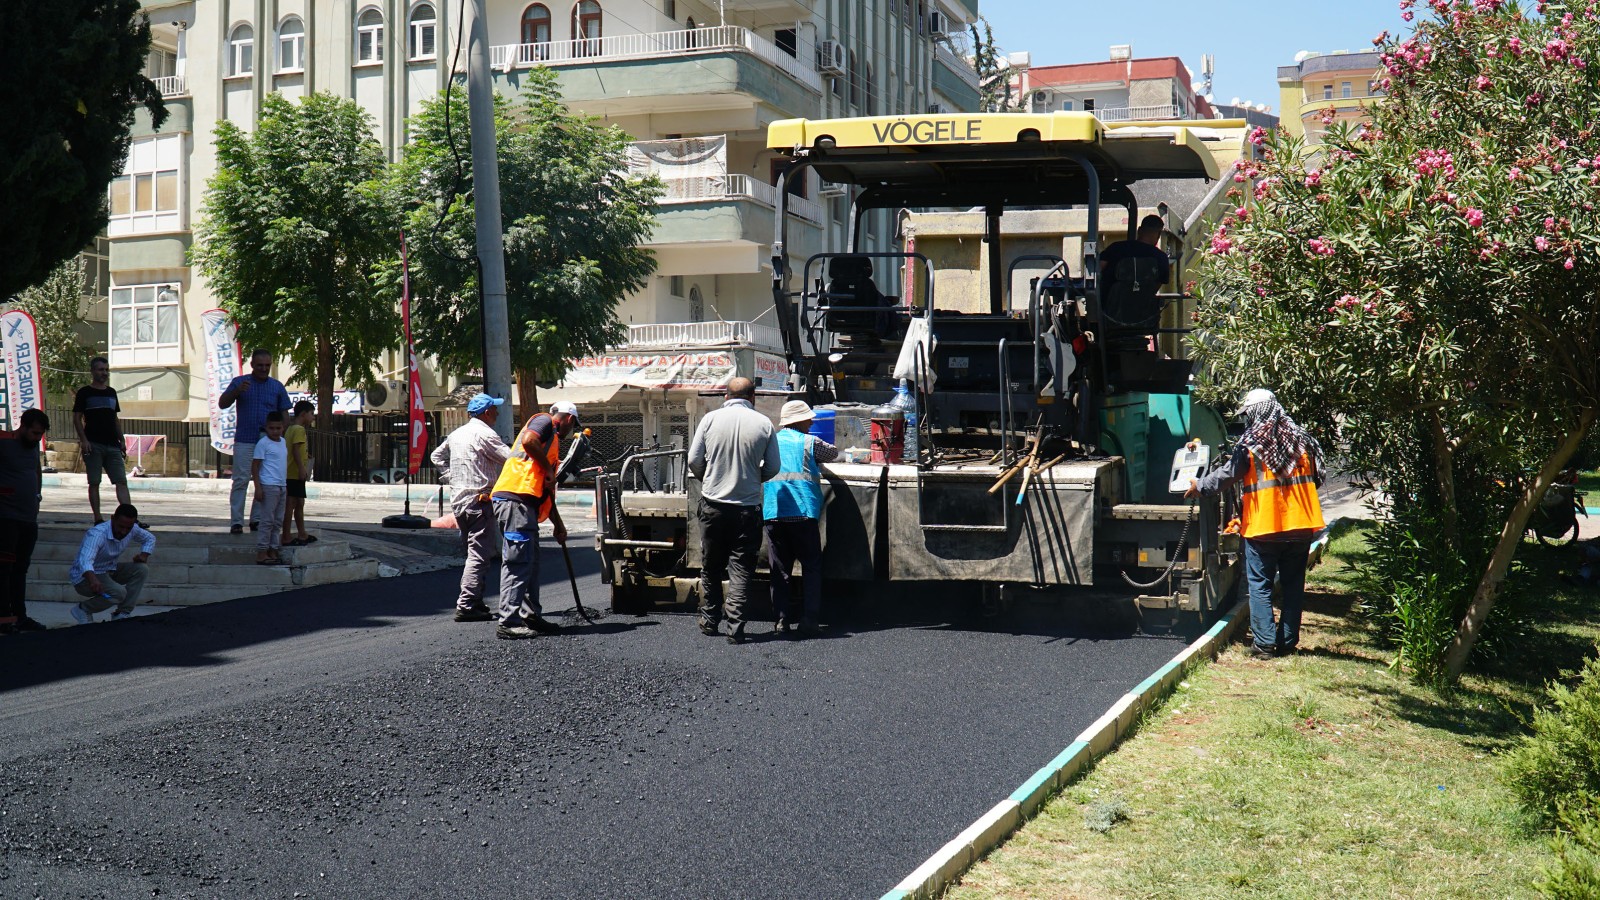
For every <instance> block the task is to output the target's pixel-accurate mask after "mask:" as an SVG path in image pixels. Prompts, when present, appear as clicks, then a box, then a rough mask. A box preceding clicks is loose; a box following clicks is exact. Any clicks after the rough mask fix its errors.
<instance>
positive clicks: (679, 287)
mask: <svg viewBox="0 0 1600 900" xmlns="http://www.w3.org/2000/svg"><path fill="white" fill-rule="evenodd" d="M667 293H669V294H671V295H672V296H674V297H682V296H683V276H682V275H669V276H667Z"/></svg>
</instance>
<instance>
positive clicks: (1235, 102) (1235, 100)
mask: <svg viewBox="0 0 1600 900" xmlns="http://www.w3.org/2000/svg"><path fill="white" fill-rule="evenodd" d="M1228 105H1229V106H1238V105H1239V98H1238V97H1235V98H1233V99H1232V100H1229V101H1228Z"/></svg>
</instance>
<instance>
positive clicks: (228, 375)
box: [200, 309, 244, 456]
mask: <svg viewBox="0 0 1600 900" xmlns="http://www.w3.org/2000/svg"><path fill="white" fill-rule="evenodd" d="M200 324H201V330H202V334H204V335H205V341H206V405H208V406H209V407H210V408H211V446H213V447H215V448H216V449H217V452H219V453H227V454H229V455H230V456H231V455H232V454H233V432H234V428H235V426H236V425H237V423H238V418H239V406H238V404H234V405H233V406H230V407H228V408H227V409H219V408H217V400H218V398H220V397H221V396H222V392H223V391H225V390H227V389H228V385H230V384H232V383H233V380H234V379H235V378H237V377H239V376H240V375H243V374H244V364H243V361H242V360H240V359H239V341H238V340H237V339H236V337H235V332H234V328H233V323H232V322H230V321H228V314H227V313H226V312H224V311H222V310H220V309H208V310H206V311H205V312H203V313H201V314H200Z"/></svg>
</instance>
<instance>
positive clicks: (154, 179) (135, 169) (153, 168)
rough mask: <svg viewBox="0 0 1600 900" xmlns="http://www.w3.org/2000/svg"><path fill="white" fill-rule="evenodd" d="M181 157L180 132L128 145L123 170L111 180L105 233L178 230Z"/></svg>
mask: <svg viewBox="0 0 1600 900" xmlns="http://www.w3.org/2000/svg"><path fill="white" fill-rule="evenodd" d="M182 157H183V136H182V135H177V134H167V135H161V136H159V137H153V138H144V139H142V140H137V141H134V142H133V143H132V144H131V145H129V147H128V161H127V165H126V167H125V168H124V170H123V173H122V174H121V175H118V176H117V177H116V178H113V179H112V180H111V197H110V205H111V223H110V225H108V226H107V229H106V232H107V233H108V234H110V235H111V236H112V237H117V236H119V235H124V234H143V233H149V232H157V231H177V230H178V228H179V219H178V184H179V178H178V176H179V168H180V164H181V162H182Z"/></svg>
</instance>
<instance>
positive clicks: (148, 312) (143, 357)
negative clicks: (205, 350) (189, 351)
mask: <svg viewBox="0 0 1600 900" xmlns="http://www.w3.org/2000/svg"><path fill="white" fill-rule="evenodd" d="M181 297H182V295H181V294H180V293H179V288H178V285H177V284H175V283H171V282H168V283H163V284H136V285H130V286H128V287H113V288H112V289H111V327H110V333H109V336H108V340H107V342H106V346H107V348H108V349H109V350H110V351H111V352H110V354H108V355H110V356H111V364H112V365H117V364H118V363H122V364H124V365H128V364H133V365H138V364H144V365H172V364H176V363H180V362H182V361H183V350H182V345H181V343H180V341H181V339H182V335H183V329H182V327H180V326H181V325H182V318H183V304H182V301H181Z"/></svg>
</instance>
